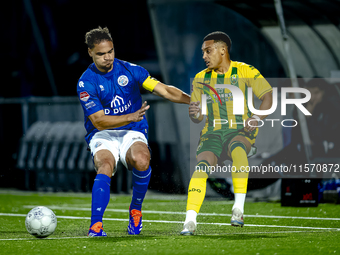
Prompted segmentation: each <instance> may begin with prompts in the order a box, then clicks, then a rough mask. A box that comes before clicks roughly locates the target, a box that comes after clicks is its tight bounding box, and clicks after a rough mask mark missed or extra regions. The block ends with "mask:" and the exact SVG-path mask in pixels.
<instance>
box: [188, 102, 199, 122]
mask: <svg viewBox="0 0 340 255" xmlns="http://www.w3.org/2000/svg"><path fill="white" fill-rule="evenodd" d="M198 113H200V115H201V108H200V101H197V102H190V105H189V116H190V117H192V118H196V119H197V114H198Z"/></svg>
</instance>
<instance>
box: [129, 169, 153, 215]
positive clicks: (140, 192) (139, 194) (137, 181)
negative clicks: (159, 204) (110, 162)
mask: <svg viewBox="0 0 340 255" xmlns="http://www.w3.org/2000/svg"><path fill="white" fill-rule="evenodd" d="M150 178H151V166H149V168H148V170H146V171H138V170H136V169H135V168H133V169H132V187H133V192H132V201H131V205H130V210H133V209H137V210H139V211H141V210H142V203H143V200H144V197H145V194H146V191H147V190H148V185H149V182H150Z"/></svg>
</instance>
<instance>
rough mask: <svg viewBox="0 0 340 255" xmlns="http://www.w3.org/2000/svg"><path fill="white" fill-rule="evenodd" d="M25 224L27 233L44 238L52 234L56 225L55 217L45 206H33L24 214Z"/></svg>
mask: <svg viewBox="0 0 340 255" xmlns="http://www.w3.org/2000/svg"><path fill="white" fill-rule="evenodd" d="M25 225H26V229H27V231H28V233H30V234H31V235H33V236H35V237H38V238H44V237H47V236H49V235H51V234H53V232H54V230H55V229H56V227H57V217H56V216H55V214H54V212H53V211H52V210H50V209H49V208H47V207H45V206H38V207H34V208H33V209H32V210H31V211H29V213H28V214H27V216H26V220H25Z"/></svg>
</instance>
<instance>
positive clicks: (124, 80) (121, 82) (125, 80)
mask: <svg viewBox="0 0 340 255" xmlns="http://www.w3.org/2000/svg"><path fill="white" fill-rule="evenodd" d="M128 83H129V78H128V77H127V76H126V75H121V76H119V77H118V84H119V85H120V86H123V87H124V86H126V85H127V84H128Z"/></svg>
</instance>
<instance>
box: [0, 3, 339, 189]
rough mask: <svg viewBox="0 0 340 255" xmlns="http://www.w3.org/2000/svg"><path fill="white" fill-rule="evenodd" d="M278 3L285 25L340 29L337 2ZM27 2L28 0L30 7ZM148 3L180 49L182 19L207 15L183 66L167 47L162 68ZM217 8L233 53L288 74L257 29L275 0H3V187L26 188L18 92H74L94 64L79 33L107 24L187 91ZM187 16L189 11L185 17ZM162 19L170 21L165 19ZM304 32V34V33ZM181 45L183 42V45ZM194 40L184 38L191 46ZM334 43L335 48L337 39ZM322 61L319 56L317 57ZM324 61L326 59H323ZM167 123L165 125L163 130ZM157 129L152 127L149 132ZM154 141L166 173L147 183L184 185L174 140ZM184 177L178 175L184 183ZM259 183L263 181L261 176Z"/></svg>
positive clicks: (125, 50) (117, 38) (127, 51)
mask: <svg viewBox="0 0 340 255" xmlns="http://www.w3.org/2000/svg"><path fill="white" fill-rule="evenodd" d="M282 2H283V8H284V12H285V18H286V24H287V26H296V25H299V24H301V26H307V27H313V26H314V25H315V24H331V25H332V26H333V27H336V28H337V29H338V30H339V29H340V16H339V15H338V13H339V10H340V2H339V1H336V0H329V1H293V0H291V1H282ZM206 3H207V4H208V5H209V6H212V7H214V9H207V10H206V12H204V6H205V4H206ZM27 4H30V5H31V6H32V10H31V11H30V10H29V7H27ZM153 8H154V9H153ZM157 8H158V9H157ZM162 8H163V10H165V11H164V16H163V17H162V15H160V13H157V11H158V12H159V11H160V12H161V13H162ZM150 9H153V10H156V13H157V15H158V16H157V17H156V20H157V19H158V20H157V22H156V23H157V24H158V25H159V26H160V28H161V30H163V31H162V32H163V34H162V33H159V35H160V38H158V41H159V42H162V45H163V47H168V48H169V49H171V50H174V49H175V50H181V51H184V53H185V47H184V46H183V45H181V44H180V43H179V42H178V41H181V40H185V38H186V37H185V36H190V34H188V35H187V34H186V31H185V30H184V28H182V26H183V27H185V26H186V27H191V26H194V24H195V23H197V22H198V21H199V20H204V19H206V20H207V22H206V25H205V26H202V27H201V29H200V30H197V28H195V29H196V30H195V31H198V33H196V34H195V36H196V37H195V40H192V41H194V42H197V43H196V44H197V45H196V46H198V48H197V49H196V51H195V54H194V57H192V59H191V60H189V61H187V62H189V64H188V63H187V62H181V61H179V62H180V64H181V65H177V62H176V61H177V60H180V59H179V57H178V55H176V54H184V53H183V52H182V53H176V54H175V57H174V58H170V57H169V56H170V55H169V54H170V53H169V52H166V53H165V55H163V56H162V57H163V61H164V58H165V59H166V61H167V60H169V65H168V66H167V67H166V68H165V70H166V71H167V72H165V71H164V70H163V71H162V69H161V66H162V63H161V61H160V59H161V58H162V57H161V56H160V55H159V51H157V45H156V38H155V31H156V33H157V29H155V28H154V27H153V26H152V18H151V16H150ZM202 10H203V11H202ZM218 10H222V11H224V12H226V13H228V14H229V15H231V16H232V18H233V19H232V22H226V24H223V25H224V26H225V27H226V28H229V29H230V30H229V31H228V33H229V34H230V35H231V38H232V40H233V43H234V45H233V47H232V59H233V60H234V59H235V60H239V61H244V62H246V63H251V64H254V66H256V67H257V68H258V69H259V70H260V71H261V73H262V74H263V75H264V76H265V77H268V78H274V77H275V78H284V77H288V74H287V69H285V68H286V67H285V66H284V64H282V63H283V62H284V61H282V59H280V57H279V55H278V54H277V52H276V51H275V49H274V48H273V47H271V46H270V45H269V44H268V42H267V39H266V38H265V37H264V36H263V34H262V33H261V32H260V30H261V29H262V28H263V27H267V26H278V21H277V16H276V13H275V8H274V1H269V0H268V1H267V0H263V1H242V3H241V2H240V1H234V0H230V1H228V0H226V1H149V2H148V1H145V0H125V1H122V0H115V1H98V2H96V1H70V0H59V1H58V0H51V1H43V0H31V1H27V0H22V1H20V0H15V1H7V2H6V3H5V4H4V5H3V8H1V10H0V13H1V14H0V21H1V49H2V68H1V80H2V86H1V87H2V89H1V90H0V102H1V104H0V121H1V124H0V142H1V145H2V146H1V148H2V149H1V164H2V165H1V167H0V187H8V188H20V189H24V187H23V183H24V180H23V179H24V178H25V177H24V171H23V170H22V169H21V170H20V169H18V167H17V158H18V151H19V147H20V141H21V138H22V137H23V136H24V134H23V121H22V117H23V116H22V108H21V104H20V103H18V102H20V99H23V98H30V97H46V98H47V99H48V98H52V97H56V96H58V97H75V96H76V84H77V81H78V78H79V77H80V75H81V74H82V73H83V72H84V71H85V70H86V68H87V66H88V65H89V64H91V59H90V57H89V56H88V54H87V47H86V45H85V43H84V35H85V33H86V32H87V31H88V30H90V29H93V28H96V27H97V26H102V27H105V26H107V27H108V28H109V29H110V32H111V34H112V36H113V41H114V46H115V52H116V57H117V58H119V59H122V60H126V61H129V62H133V63H136V64H139V65H142V66H143V67H145V68H146V69H147V70H148V71H149V72H150V74H151V75H152V76H154V77H156V78H157V79H159V80H160V81H164V82H166V83H168V84H174V85H177V86H178V87H180V88H181V89H182V90H184V91H185V92H187V93H189V92H190V79H189V78H190V77H191V78H192V77H193V75H194V74H195V73H197V72H198V71H200V70H202V69H203V68H204V63H203V61H201V53H200V45H201V40H202V39H201V38H203V36H204V35H206V34H207V32H209V31H214V30H219V29H221V30H222V29H223V26H222V25H221V21H220V20H219V19H218V20H217V22H216V21H215V19H216V18H217V17H218V12H216V11H218ZM222 11H221V13H222ZM215 12H216V13H217V14H216V13H215ZM31 14H33V15H34V18H35V20H36V24H37V26H35V25H34V24H33V25H32V23H31V22H32V17H31V18H30V15H31ZM214 15H216V16H214ZM186 16H188V17H190V18H188V19H185V18H184V17H186ZM222 20H223V19H222ZM214 22H216V23H214ZM222 23H223V22H222ZM164 24H169V26H166V25H164ZM217 24H218V25H217ZM33 27H34V28H35V29H37V28H38V29H39V34H41V36H42V38H41V39H42V41H43V42H44V48H45V53H46V54H45V57H46V58H47V59H48V62H49V63H50V67H51V70H52V74H53V79H54V84H55V89H53V86H52V85H51V81H50V78H49V77H48V75H47V72H46V65H45V64H44V62H43V59H42V54H41V51H40V49H41V47H40V48H39V46H38V44H37V40H36V39H37V37H36V34H35V33H36V31H35V30H34V29H33ZM237 27H242V28H243V30H238V29H237ZM174 28H177V29H174ZM232 28H234V29H232ZM167 29H168V30H167ZM173 33H175V34H178V38H173V37H171V36H172V35H173ZM167 36H168V37H167ZM169 37H170V38H169ZM172 38H173V41H172ZM196 38H198V40H196ZM294 39H295V40H296V41H297V42H299V43H301V45H300V47H301V49H302V50H303V51H304V53H305V54H306V56H307V59H308V56H309V52H317V51H318V50H320V49H319V48H317V47H316V46H315V48H310V49H306V48H304V47H303V42H302V41H301V40H303V38H294ZM308 39H309V38H306V40H308ZM334 39H335V41H336V40H338V42H339V41H340V37H338V35H334ZM162 40H163V41H162ZM333 42H334V41H333ZM321 43H322V44H323V46H324V47H325V48H326V49H328V50H329V52H330V54H331V55H332V56H333V60H332V62H334V63H335V64H334V65H335V66H337V69H340V59H339V54H338V52H337V51H336V50H334V47H333V45H330V44H329V42H328V41H326V40H324V39H322V38H321ZM172 44H174V45H175V46H173V45H172ZM335 44H336V43H335ZM178 45H181V47H180V46H178ZM192 45H193V44H189V47H190V46H192ZM337 47H338V48H337V49H339V46H337ZM165 51H166V50H165ZM320 54H323V53H322V52H321V53H320ZM167 57H168V58H167ZM176 57H177V59H176ZM308 60H309V61H310V63H313V61H314V59H313V58H312V57H310V58H309V59H308ZM322 61H324V60H322V59H321V62H322ZM163 63H164V62H163ZM174 63H175V64H174ZM321 64H322V65H326V66H327V63H326V62H322V63H321ZM178 66H180V68H179V67H178ZM179 69H181V70H179ZM183 70H185V71H183ZM312 71H313V72H314V73H311V74H312V75H311V76H310V77H304V78H312V77H314V76H317V77H320V74H319V73H318V67H317V66H314V67H313V68H312ZM164 73H167V75H164ZM183 73H186V74H187V73H190V75H189V77H187V76H184V74H183ZM297 74H298V75H301V74H299V73H297ZM324 78H326V77H324ZM335 93H336V91H335ZM10 100H13V101H10ZM165 109H168V108H165ZM61 114H62V113H61ZM155 116H156V115H155ZM151 118H152V116H151ZM154 121H156V122H157V121H159V120H157V119H156V120H154ZM162 123H163V122H162ZM30 124H31V123H30ZM166 128H167V127H166V126H165V127H164V129H166ZM155 129H156V128H154V127H150V130H151V131H153V130H155ZM169 132H170V131H169ZM155 137H156V136H155ZM155 137H154V138H155ZM179 137H180V136H179ZM177 138H178V136H177ZM153 140H154V139H153ZM152 142H153V141H152ZM153 146H155V147H154V148H156V149H155V150H154V153H153V161H154V162H157V164H159V165H156V167H158V166H162V168H163V169H161V170H162V171H163V170H164V174H165V177H164V176H163V175H162V174H161V173H160V172H158V173H157V172H156V171H155V172H156V173H155V176H156V177H155V178H160V179H161V180H160V181H159V183H157V182H155V181H153V182H152V183H151V188H154V189H156V190H161V191H166V192H170V191H176V192H185V188H184V187H183V185H182V186H181V185H177V184H176V183H175V182H176V180H173V179H172V177H171V173H172V171H174V172H175V175H176V176H177V177H178V178H181V177H180V176H181V174H180V173H179V172H178V170H176V169H177V168H178V166H177V165H176V164H175V163H174V159H176V157H175V156H176V155H174V154H173V150H174V148H173V144H171V143H169V144H165V145H162V146H163V147H164V148H163V147H162V148H163V149H162V150H158V149H159V148H158V147H157V146H159V145H157V143H153ZM336 148H337V147H336ZM162 153H163V154H164V153H165V156H164V155H163V156H161V154H162ZM160 158H162V160H160ZM164 159H165V160H164ZM161 161H162V162H161ZM174 169H175V170H174ZM92 175H93V173H92ZM177 177H176V178H177ZM184 179H185V178H183V176H182V182H183V181H184ZM263 183H266V181H263ZM257 185H259V186H261V184H259V183H257ZM264 186H265V185H264Z"/></svg>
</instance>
